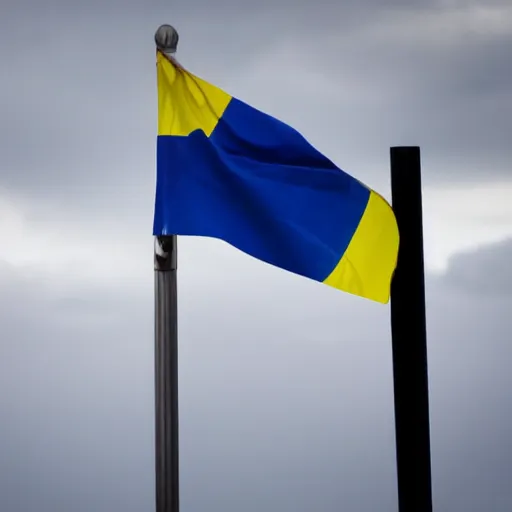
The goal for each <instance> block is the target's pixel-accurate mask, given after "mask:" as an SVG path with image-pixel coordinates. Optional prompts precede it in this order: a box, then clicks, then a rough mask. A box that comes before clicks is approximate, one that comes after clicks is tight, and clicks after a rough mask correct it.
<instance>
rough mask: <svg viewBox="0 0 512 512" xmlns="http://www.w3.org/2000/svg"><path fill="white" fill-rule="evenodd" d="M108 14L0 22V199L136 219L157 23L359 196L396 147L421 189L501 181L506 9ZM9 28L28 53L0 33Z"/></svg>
mask: <svg viewBox="0 0 512 512" xmlns="http://www.w3.org/2000/svg"><path fill="white" fill-rule="evenodd" d="M116 5H117V4H116V3H115V2H114V1H110V2H108V3H106V4H105V7H104V11H101V10H99V9H98V5H96V4H91V5H89V4H88V6H82V7H81V8H80V9H81V11H80V15H78V14H75V12H74V11H73V13H72V12H71V10H70V8H69V6H66V5H64V4H61V3H58V2H53V3H52V4H51V6H52V8H49V7H48V9H47V11H46V13H42V12H40V10H39V8H37V7H35V6H34V4H33V3H30V2H28V1H25V2H24V3H23V4H19V6H18V4H16V5H13V6H12V8H10V9H8V11H7V12H8V16H9V18H8V20H10V22H9V23H8V27H7V30H6V31H5V32H4V33H3V34H2V36H1V37H2V46H1V47H2V48H3V50H2V55H1V57H2V61H3V63H4V65H5V66H7V67H8V69H9V74H8V75H7V76H6V80H4V81H3V82H2V85H1V90H0V112H1V116H2V120H3V123H2V127H1V129H0V135H1V137H0V140H2V141H3V142H2V147H1V155H2V156H1V161H0V165H1V169H2V174H1V181H0V184H1V185H2V186H4V187H6V188H7V189H8V190H9V191H13V192H16V193H19V192H21V191H22V193H23V194H25V195H29V196H32V197H35V196H41V195H45V196H46V197H47V198H48V200H50V199H51V200H52V201H54V202H55V203H57V202H58V203H60V204H66V206H67V207H68V208H69V209H73V210H76V211H78V210H80V211H91V210H102V211H105V212H108V211H117V210H118V209H122V210H123V211H126V210H130V209H132V210H133V209H134V208H133V206H134V205H137V207H139V208H144V206H143V204H151V200H150V203H148V199H147V198H148V197H149V198H151V197H152V191H153V188H154V167H155V160H154V159H155V146H154V144H155V143H154V137H155V131H154V130H155V128H154V127H155V123H156V105H155V104H154V99H155V76H154V73H155V70H154V61H153V54H154V48H153V32H154V30H155V28H156V27H157V26H158V24H159V23H161V22H163V21H171V22H173V23H175V24H176V25H177V26H178V28H179V29H180V32H181V47H180V54H179V55H180V59H181V60H182V61H183V62H184V63H185V64H186V65H187V66H189V67H190V68H191V69H192V70H194V71H195V72H196V73H198V74H200V75H203V76H205V77H206V78H209V79H210V80H212V81H213V82H215V83H218V84H219V85H221V86H223V87H225V88H226V89H228V90H229V91H231V92H233V93H234V94H236V95H238V96H239V97H241V98H243V99H245V100H247V101H249V102H251V103H253V104H255V105H257V106H259V107H260V108H262V109H264V110H267V111H269V112H270V113H272V114H274V115H276V116H278V117H281V118H282V119H284V120H285V121H287V122H289V123H291V124H293V125H294V126H296V127H297V128H298V129H300V130H301V131H302V132H303V133H304V134H305V135H306V136H307V137H308V138H309V139H310V140H311V141H312V142H313V143H314V144H315V145H316V146H317V147H319V149H321V150H322V151H324V152H325V153H327V154H328V155H329V156H331V157H332V158H333V159H335V160H336V162H337V163H339V165H340V166H342V167H343V168H344V169H346V170H348V171H349V172H352V173H354V174H355V175H356V176H357V177H359V178H361V179H363V180H364V181H369V182H370V183H371V184H373V183H375V184H376V185H377V186H381V184H384V183H386V182H387V168H388V148H389V146H392V145H398V144H419V145H421V146H422V148H423V159H424V168H425V182H426V183H430V184H433V183H443V182H447V181H453V182H463V181H468V180H473V181H474V180H477V181H486V180H496V179H503V177H504V176H509V175H510V168H509V162H510V161H511V157H512V155H511V154H510V152H509V149H508V148H509V144H508V139H506V135H507V134H508V133H509V132H510V126H509V125H510V119H511V118H512V117H511V116H510V112H509V109H508V105H512V101H510V98H509V96H510V90H511V88H510V81H511V76H512V74H510V73H508V72H507V69H508V68H507V67H506V66H504V65H503V63H504V62H505V61H506V59H507V55H508V54H509V53H510V48H511V44H512V39H511V37H510V34H511V32H510V30H509V26H510V23H511V20H512V11H511V10H510V7H509V6H508V4H506V3H502V4H500V3H493V4H488V3H487V4H485V5H484V4H478V3H471V4H469V3H461V2H459V3H451V4H448V3H440V2H437V3H434V4H432V3H428V4H427V3H425V2H415V3H412V4H411V3H410V2H408V3H405V2H402V1H397V2H393V3H392V4H391V3H386V4H382V3H377V2H349V3H344V4H343V6H335V5H334V4H332V5H331V4H330V3H329V4H325V5H322V8H320V6H317V5H316V4H315V7H314V8H313V7H312V6H309V7H308V6H306V5H305V6H303V7H300V8H298V7H294V8H293V9H291V8H290V4H289V3H287V2H284V1H283V2H280V3H279V2H272V3H271V4H268V5H260V4H247V3H244V4H236V5H235V3H234V2H221V3H219V4H215V8H213V4H208V5H203V4H198V5H197V6H196V7H194V9H191V8H190V7H189V4H188V3H186V4H185V3H178V4H176V6H175V7H174V10H172V11H168V10H167V9H166V8H165V7H164V6H161V5H159V4H157V3H156V2H154V3H149V4H147V5H146V4H144V9H143V10H141V8H140V7H136V4H135V3H126V4H125V3H123V5H122V7H121V4H119V6H118V7H117V12H116V16H115V17H114V16H112V15H111V14H112V13H113V12H114V9H115V7H116ZM95 6H96V7H95ZM242 7H243V9H246V10H243V9H242ZM96 9H97V10H96ZM230 12H231V14H230V15H229V13H230ZM226 15H229V16H230V17H229V18H228V19H229V20H230V24H231V25H230V27H231V28H230V30H229V31H220V30H219V29H218V26H219V25H218V23H217V22H215V23H214V20H217V19H219V20H220V19H221V18H222V17H223V16H226ZM170 18H172V19H170ZM174 20H175V21H174ZM22 22H23V25H21V26H23V27H24V33H30V34H32V38H30V39H29V38H27V39H24V38H21V39H20V37H19V33H20V32H19V31H18V30H14V27H16V26H19V24H20V23H22ZM17 24H18V25H17ZM92 33H93V34H94V37H93V38H92V37H91V34H92ZM34 39H35V40H37V54H36V53H35V52H34V43H33V40H34ZM13 41H16V48H17V49H16V52H13V51H11V48H12V45H13V44H14V43H13ZM233 41H236V44H233ZM113 44H118V45H119V48H120V49H119V50H117V49H115V48H113V46H112V45H113ZM498 77H499V78H498ZM130 207H132V208H130ZM146 208H147V206H146Z"/></svg>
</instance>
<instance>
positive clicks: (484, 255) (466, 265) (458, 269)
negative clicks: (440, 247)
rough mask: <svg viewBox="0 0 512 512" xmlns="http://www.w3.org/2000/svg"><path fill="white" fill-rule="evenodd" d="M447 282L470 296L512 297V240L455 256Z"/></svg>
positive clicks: (449, 268)
mask: <svg viewBox="0 0 512 512" xmlns="http://www.w3.org/2000/svg"><path fill="white" fill-rule="evenodd" d="M446 279H447V281H448V282H449V283H450V284H452V285H454V286H456V287H458V288H461V289H463V290H468V291H470V292H476V293H482V294H489V293H490V294H497V295H501V294H506V295H512V238H509V239H506V240H503V241H501V242H498V243H495V244H493V245H491V246H487V247H483V248H480V249H476V250H473V251H466V252H464V253H461V254H457V255H455V256H453V257H452V258H451V259H450V262H449V265H448V270H447V272H446Z"/></svg>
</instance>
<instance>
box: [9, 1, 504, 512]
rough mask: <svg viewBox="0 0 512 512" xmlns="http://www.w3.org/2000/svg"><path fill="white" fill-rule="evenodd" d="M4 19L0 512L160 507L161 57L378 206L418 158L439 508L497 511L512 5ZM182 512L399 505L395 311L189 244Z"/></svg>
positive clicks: (184, 268)
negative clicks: (368, 190)
mask: <svg viewBox="0 0 512 512" xmlns="http://www.w3.org/2000/svg"><path fill="white" fill-rule="evenodd" d="M334 4H335V2H331V1H330V0H317V1H316V2H308V3H307V4H303V5H301V3H300V2H292V1H291V0H263V1H260V2H252V1H251V2H249V1H243V0H240V1H235V0H217V1H215V2H211V1H209V0H208V1H207V0H174V1H172V2H171V1H168V0H165V1H164V0H159V1H157V0H144V1H142V0H138V1H135V0H123V1H121V0H102V1H100V0H90V1H87V2H75V1H67V2H64V1H63V0H3V3H2V7H1V15H0V59H1V66H2V68H1V69H2V72H1V75H0V76H1V79H0V240H1V242H0V510H1V511H2V512H112V511H114V510H123V511H124V512H139V511H140V512H142V511H148V510H153V507H154V469H153V468H154V464H153V458H154V452H153V443H154V437H153V414H154V411H153V266H152V251H153V242H152V237H151V229H152V216H153V196H154V186H155V184H154V179H155V135H156V77H155V60H154V43H153V35H154V32H155V30H156V28H157V27H158V26H159V25H160V24H161V23H172V24H173V25H175V26H176V27H177V28H178V30H179V32H180V46H179V51H178V57H179V60H180V61H181V62H182V63H183V64H184V65H186V66H187V67H188V68H189V69H190V70H191V71H193V72H194V73H196V74H198V75H200V76H202V77H203V78H205V79H207V80H209V81H211V82H213V83H216V84H218V85H219V86H222V87H223V88H225V89H226V90H228V91H229V92H230V93H231V94H233V95H234V96H237V97H239V98H241V99H243V100H245V101H247V102H249V103H251V104H253V105H255V106H257V107H258V108H260V109H262V110H265V111H267V112H269V113H271V114H273V115H275V116H277V117H279V118H280V119H282V120H283V121H285V122H288V123H289V124H292V125H293V126H294V127H296V128H297V129H299V131H301V132H302V133H303V134H304V135H305V136H306V137H307V138H308V139H309V140H310V141H311V142H312V143H313V144H314V145H315V146H316V147H317V148H318V149H320V150H321V151H323V152H324V153H326V154H327V155H328V156H329V157H330V158H332V159H333V160H334V161H335V162H336V163H337V164H338V165H339V166H340V167H342V168H343V169H344V170H346V171H348V172H349V173H351V174H353V175H354V176H356V177H357V178H358V179H361V180H362V181H364V182H366V183H367V184H368V185H370V186H372V187H373V188H376V189H377V190H378V191H379V192H381V193H383V195H385V196H386V197H387V198H389V197H390V192H389V147H390V146H394V145H409V144H410V145H420V146H421V148H422V164H423V181H424V222H425V256H426V266H427V271H428V276H427V322H428V336H429V338H428V351H429V353H428V356H429V379H430V404H431V410H430V414H431V442H432V472H433V494H434V505H435V510H436V512H444V511H446V512H448V511H449V512H459V511H461V512H462V511H464V512H472V511H475V512H481V511H484V510H485V511H490V512H502V511H503V512H508V511H510V510H512V488H511V487H510V474H512V442H511V441H510V432H511V430H512V412H511V411H512V399H511V398H510V389H511V387H512V374H511V373H510V362H511V360H512V348H511V346H510V345H511V344H510V339H511V338H512V336H511V333H512V315H511V314H510V312H511V311H512V265H511V262H512V202H511V201H510V199H509V198H510V196H511V193H512V164H511V162H512V139H511V133H512V70H511V68H510V65H509V61H510V55H511V54H512V4H511V3H510V2H509V1H508V0H503V1H493V0H487V1H486V2H477V1H463V0H459V1H457V0H454V1H426V0H423V1H422V0H414V1H411V0H407V1H405V0H396V1H387V0H386V1H385V0H379V1H377V0H357V1H356V0H347V1H344V2H338V4H339V5H336V6H335V5H334ZM179 268H180V271H179V298H180V310H179V317H180V318H179V322H180V372H181V373H180V407H181V501H182V510H183V511H184V512H200V511H204V510H206V509H208V510H209V511H211V512H240V511H241V510H243V511H244V512H261V511H262V510H265V511H269V512H270V511H276V512H292V511H293V512H302V511H304V512H306V511H308V512H310V511H311V510H315V511H318V512H335V511H336V512H338V511H340V510H346V511H358V512H359V511H360V512H374V511H375V510H379V512H388V511H389V512H391V511H396V509H397V492H396V477H395V474H396V466H395V442H394V417H393V389H392V366H391V345H390V343H391V340H390V330H389V307H388V306H382V305H380V304H374V303H371V302H368V301H364V300H362V299H358V298H356V297H352V296H349V295H346V294H343V293H340V292H337V291H336V290H333V289H330V288H328V287H326V286H323V285H320V284H318V283H314V282H310V281H308V280H305V279H302V278H300V277H298V276H294V275H291V274H287V273H285V272H283V271H280V270H278V269H275V268H273V267H270V266H268V265H265V264H263V263H260V262H258V261H255V260H253V259H251V258H250V257H248V256H246V255H244V254H242V253H240V252H238V251H236V250H235V249H234V248H232V247H230V246H228V245H227V244H224V243H222V242H220V241H215V240H206V239H205V240H203V239H195V238H190V239H188V238H187V239H180V242H179Z"/></svg>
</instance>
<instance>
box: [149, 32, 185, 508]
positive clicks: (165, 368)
mask: <svg viewBox="0 0 512 512" xmlns="http://www.w3.org/2000/svg"><path fill="white" fill-rule="evenodd" d="M155 44H156V46H157V48H158V49H159V50H160V51H162V52H163V53H166V54H174V53H175V52H176V48H177V45H178V33H177V32H176V30H175V29H174V28H173V27H171V26H170V25H162V26H161V27H159V29H158V30H157V31H156V33H155ZM176 251H177V237H176V236H162V237H156V238H155V251H154V269H155V471H156V475H155V476H156V482H155V486H156V512H179V507H180V502H179V456H178V454H179V437H178V426H179V415H178V294H177V275H176V274H177V253H176Z"/></svg>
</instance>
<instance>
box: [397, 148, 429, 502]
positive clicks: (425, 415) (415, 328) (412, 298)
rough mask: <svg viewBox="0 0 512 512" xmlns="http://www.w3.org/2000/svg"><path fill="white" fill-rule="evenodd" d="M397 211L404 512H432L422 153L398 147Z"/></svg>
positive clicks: (400, 481)
mask: <svg viewBox="0 0 512 512" xmlns="http://www.w3.org/2000/svg"><path fill="white" fill-rule="evenodd" d="M390 157H391V189H392V202H393V210H394V212H395V216H396V220H397V223H398V228H399V231H400V249H399V254H398V264H397V268H396V272H395V275H394V278H393V282H392V286H391V332H392V345H393V380H394V399H395V434H396V457H397V476H398V510H399V512H432V483H431V461H430V426H429V398H428V367H427V331H426V314H425V270H424V260H423V219H422V217H423V214H422V190H421V162H420V148H419V147H416V146H413V147H392V148H391V149H390Z"/></svg>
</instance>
